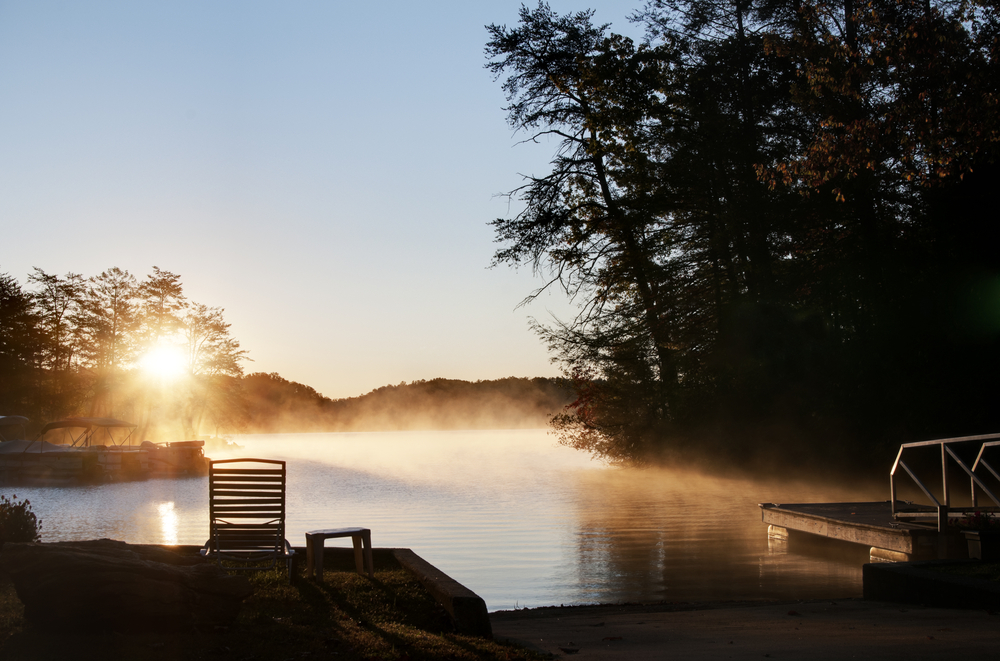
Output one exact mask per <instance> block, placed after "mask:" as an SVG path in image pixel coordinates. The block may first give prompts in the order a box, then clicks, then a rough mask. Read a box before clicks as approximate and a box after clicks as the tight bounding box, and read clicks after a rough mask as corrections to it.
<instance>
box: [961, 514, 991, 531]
mask: <svg viewBox="0 0 1000 661" xmlns="http://www.w3.org/2000/svg"><path fill="white" fill-rule="evenodd" d="M958 527H959V528H970V529H972V530H984V529H986V528H1000V520H997V519H996V517H994V516H993V513H992V512H974V513H972V514H970V515H968V516H966V517H965V518H962V519H959V520H958Z"/></svg>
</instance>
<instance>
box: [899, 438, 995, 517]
mask: <svg viewBox="0 0 1000 661" xmlns="http://www.w3.org/2000/svg"><path fill="white" fill-rule="evenodd" d="M991 439H1000V434H985V435H982V436H960V437H957V438H942V439H938V440H935V441H919V442H916V443H903V444H902V445H900V446H899V453H898V454H897V455H896V461H895V462H894V463H893V465H892V470H891V471H889V488H890V490H891V492H892V501H891V502H892V515H893V517H895V518H908V519H918V518H936V519H937V529H938V532H943V531H944V530H945V528H947V527H948V515H949V513H951V512H969V511H972V510H975V509H979V507H978V502H979V501H978V494H977V492H976V487H977V486H978V487H979V488H980V489H982V491H983V493H985V494H986V495H987V496H989V498H990V500H992V501H993V502H994V503H995V504H996V506H997V507H998V508H1000V499H998V498H997V496H996V495H994V494H993V492H992V491H990V489H989V488H988V487H987V486H986V485H985V484H983V481H982V480H980V479H979V478H978V477H977V476H976V469H977V468H978V467H979V466H980V464H981V465H983V466H985V467H986V469H987V470H989V471H990V473H992V474H993V476H994V477H995V478H996V479H997V480H1000V475H998V474H997V471H996V470H994V469H993V467H992V466H990V465H989V463H987V462H986V460H985V459H984V458H983V453H984V452H985V451H986V449H987V448H988V447H994V446H997V445H1000V440H991ZM974 441H985V442H984V443H983V445H982V447H981V448H980V449H979V455H978V456H977V457H976V461H975V463H973V465H972V468H969V466H968V465H966V463H965V462H964V461H962V459H961V458H960V457H959V456H958V455H957V454H956V453H955V451H954V450H952V449H951V447H949V446H951V445H955V444H957V443H969V442H974ZM935 445H937V446H940V447H941V493H942V497H943V499H944V502H943V503H942V502H941V501H939V500H938V499H937V498H936V497H935V496H934V494H933V493H932V492H931V490H930V489H928V488H927V486H926V485H925V484H924V483H923V482H922V481H921V480H920V478H918V477H917V475H916V473H914V472H913V469H911V468H910V467H909V466H908V465H907V464H906V462H905V461H903V452H904V451H905V450H907V449H910V448H920V447H931V446H935ZM949 457H950V458H951V459H952V461H954V462H955V464H957V465H958V466H959V467H960V468H961V469H962V470H963V471H965V473H966V475H968V476H969V483H970V488H971V490H972V507H955V508H953V507H952V506H951V490H950V488H949V486H948V458H949ZM900 468H902V469H903V470H904V471H906V473H907V474H908V475H909V476H910V478H912V479H913V481H914V482H915V483H916V485H917V486H918V487H919V488H920V490H921V491H923V492H924V495H926V496H927V497H928V498H930V499H931V502H932V503H934V506H933V507H934V509H932V510H926V509H925V510H917V511H907V512H904V511H899V510H897V507H896V504H897V502H898V501H897V499H896V471H897V470H898V469H900Z"/></svg>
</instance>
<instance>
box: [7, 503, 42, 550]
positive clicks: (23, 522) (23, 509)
mask: <svg viewBox="0 0 1000 661" xmlns="http://www.w3.org/2000/svg"><path fill="white" fill-rule="evenodd" d="M41 529H42V522H41V521H40V520H39V519H38V517H37V516H35V513H34V512H32V511H31V501H29V500H28V499H27V498H25V499H24V500H23V501H18V500H17V494H14V495H13V497H12V498H7V496H3V495H0V546H2V545H3V543H4V542H37V541H38V540H39V539H40V538H41V537H40V535H39V531H40V530H41Z"/></svg>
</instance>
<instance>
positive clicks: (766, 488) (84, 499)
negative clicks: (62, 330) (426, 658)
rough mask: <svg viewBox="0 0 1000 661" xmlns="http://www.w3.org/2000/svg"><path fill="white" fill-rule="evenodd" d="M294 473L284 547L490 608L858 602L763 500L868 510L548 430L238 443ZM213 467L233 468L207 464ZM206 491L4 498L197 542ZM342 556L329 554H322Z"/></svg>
mask: <svg viewBox="0 0 1000 661" xmlns="http://www.w3.org/2000/svg"><path fill="white" fill-rule="evenodd" d="M234 440H236V441H237V442H238V443H240V444H241V445H244V446H245V449H244V450H242V451H240V452H239V456H246V457H262V458H270V459H284V460H286V461H287V462H288V464H287V466H288V518H287V530H288V539H289V541H290V542H291V543H292V544H293V545H295V546H301V545H303V544H304V542H305V537H304V533H305V532H306V531H307V530H312V529H315V528H333V527H345V526H364V527H367V528H371V530H372V541H373V543H374V545H375V546H382V547H407V548H412V549H413V550H414V551H415V552H416V553H418V554H419V555H421V556H422V557H424V558H425V559H427V560H428V561H429V562H431V563H432V564H434V565H436V566H437V567H439V568H440V569H441V570H443V571H444V572H446V573H447V574H449V575H451V576H452V577H453V578H455V579H457V580H458V581H460V582H461V583H463V584H465V585H466V586H468V587H469V588H471V589H472V590H474V591H475V592H476V593H478V594H479V595H480V596H482V597H483V598H484V599H485V600H486V604H487V607H488V608H489V609H490V610H491V611H492V610H505V609H511V608H515V607H517V608H521V607H536V606H547V605H558V604H567V605H569V604H585V603H619V602H640V601H641V602H649V601H705V600H730V599H740V600H743V599H802V598H845V597H857V596H860V595H861V591H862V587H861V564H862V563H863V562H865V561H866V558H867V554H866V553H865V552H864V551H866V549H856V548H854V547H849V548H845V547H834V548H828V549H827V548H824V547H822V546H821V547H819V548H816V549H809V550H807V551H808V552H805V553H789V552H788V550H787V548H786V547H785V546H784V545H783V544H780V543H770V544H769V542H768V539H767V527H766V526H765V525H764V524H763V523H761V521H760V511H759V509H758V507H757V503H760V502H777V503H780V502H785V503H792V502H818V501H844V500H878V499H884V498H885V497H886V495H885V494H883V493H882V491H887V490H888V487H887V486H886V487H885V488H884V489H882V488H877V487H878V486H879V485H876V488H873V489H871V490H867V491H866V492H864V493H859V492H848V491H845V490H842V489H836V488H833V487H825V486H822V485H820V484H816V483H810V482H798V483H795V482H790V483H786V484H780V483H759V482H753V481H748V480H735V479H718V478H708V477H701V476H698V475H694V474H687V473H679V472H671V471H666V470H633V469H619V468H612V467H607V466H605V465H603V464H601V463H599V462H596V461H592V460H591V459H589V458H588V456H587V455H585V454H582V453H580V452H578V451H576V450H572V449H569V448H566V447H562V446H559V445H558V444H557V443H556V441H555V438H554V437H553V436H551V435H550V434H548V433H547V432H546V431H545V430H517V431H463V432H391V433H349V434H348V433H344V434H274V435H254V436H242V437H236V438H235V439H234ZM213 458H225V457H223V456H214V457H213ZM207 491H208V486H207V478H205V477H201V478H184V479H176V480H167V479H156V480H147V481H143V482H126V483H112V484H103V485H91V486H77V487H17V488H12V487H4V488H3V492H4V493H6V494H8V495H9V494H10V493H11V492H13V493H16V494H17V495H18V497H19V498H24V497H27V498H28V499H30V500H31V503H32V509H33V511H34V512H35V513H36V514H37V515H38V516H39V518H41V519H42V521H43V523H42V539H43V541H60V540H74V539H94V538H101V537H108V538H112V539H120V540H124V541H126V542H132V543H155V544H199V545H200V544H203V543H204V542H205V539H206V538H207V537H208V504H207ZM340 542H344V543H345V545H349V544H350V540H331V541H330V542H328V544H329V545H333V544H337V543H340Z"/></svg>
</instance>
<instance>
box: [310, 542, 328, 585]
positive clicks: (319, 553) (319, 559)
mask: <svg viewBox="0 0 1000 661" xmlns="http://www.w3.org/2000/svg"><path fill="white" fill-rule="evenodd" d="M324 541H325V540H324V539H323V538H322V537H319V536H316V537H312V536H310V535H306V578H315V579H316V580H317V581H322V580H323V542H324Z"/></svg>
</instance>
